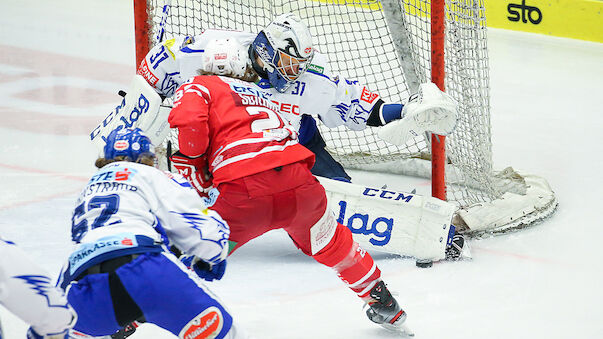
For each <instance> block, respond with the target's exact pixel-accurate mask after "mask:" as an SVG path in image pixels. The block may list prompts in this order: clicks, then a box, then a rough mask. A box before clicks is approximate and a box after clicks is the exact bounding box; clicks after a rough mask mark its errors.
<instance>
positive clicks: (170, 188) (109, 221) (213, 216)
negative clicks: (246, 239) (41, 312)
mask: <svg viewBox="0 0 603 339" xmlns="http://www.w3.org/2000/svg"><path fill="white" fill-rule="evenodd" d="M71 235H72V240H73V241H74V242H76V243H77V244H78V247H77V249H76V250H75V251H74V252H73V253H72V255H71V257H70V259H69V260H70V262H69V269H70V270H71V272H70V275H74V274H75V275H76V276H77V274H76V271H78V272H79V271H81V268H83V267H85V266H88V265H89V264H90V263H92V262H98V261H102V260H101V259H102V258H104V259H106V258H108V257H110V256H112V255H111V254H110V253H109V252H114V253H121V254H122V255H123V254H124V253H126V254H127V253H143V252H147V251H153V250H160V249H158V247H161V245H168V244H173V245H176V247H178V248H179V249H180V250H182V251H184V252H186V253H187V254H190V255H195V256H197V257H198V258H200V259H202V260H204V261H206V262H209V263H218V262H220V261H222V260H224V259H225V258H226V256H227V255H228V237H229V235H230V230H229V228H228V225H227V224H226V222H224V220H222V218H221V217H220V216H219V215H218V213H216V212H214V211H211V210H208V209H205V204H204V202H203V201H202V200H201V198H200V197H199V196H198V195H197V193H196V191H195V190H194V189H193V188H192V186H191V185H190V183H189V182H188V181H186V179H184V178H183V177H182V176H180V175H179V174H174V173H169V172H163V171H160V170H158V169H156V168H154V167H151V166H147V165H142V164H138V163H133V162H126V161H120V162H114V163H111V164H108V165H106V166H104V167H103V168H101V169H100V170H99V171H98V172H97V173H96V174H95V175H94V176H92V178H91V179H90V180H89V181H88V184H87V185H86V187H85V188H84V190H83V191H82V193H80V195H79V198H78V200H77V203H76V207H75V209H74V212H73V217H72V229H71ZM95 257H98V259H95Z"/></svg>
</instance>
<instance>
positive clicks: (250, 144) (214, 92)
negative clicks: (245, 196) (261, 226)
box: [168, 75, 314, 186]
mask: <svg viewBox="0 0 603 339" xmlns="http://www.w3.org/2000/svg"><path fill="white" fill-rule="evenodd" d="M168 120H169V122H170V126H171V127H172V128H177V129H178V132H179V136H178V138H179V147H180V151H181V152H182V153H184V154H185V155H188V156H200V155H202V154H206V155H207V157H208V163H209V170H210V171H211V172H212V174H213V183H214V185H216V186H217V185H219V184H220V183H222V182H227V181H232V180H234V179H238V178H242V177H245V176H248V175H251V174H255V173H259V172H263V171H266V170H269V169H273V168H276V167H279V166H283V165H287V164H291V163H294V162H298V161H305V162H307V164H308V166H309V168H310V167H311V166H312V164H313V162H314V154H312V152H310V151H309V150H308V149H306V148H305V147H303V146H301V145H300V144H299V143H298V142H297V140H296V136H297V132H296V131H295V130H294V128H293V127H292V126H291V125H290V123H289V122H288V121H287V120H286V119H283V118H282V117H281V115H280V113H279V112H278V107H277V106H276V105H275V104H274V103H272V102H271V101H270V100H269V97H268V96H267V95H266V94H265V92H263V91H261V90H258V89H257V87H256V86H255V85H254V84H252V83H248V82H244V81H241V80H237V79H233V78H228V77H221V76H215V75H214V76H208V75H203V76H197V77H195V78H192V79H190V80H189V81H187V82H185V83H184V84H183V85H182V86H180V87H179V88H178V90H177V91H176V94H175V95H174V108H173V109H172V111H171V112H170V116H169V119H168Z"/></svg>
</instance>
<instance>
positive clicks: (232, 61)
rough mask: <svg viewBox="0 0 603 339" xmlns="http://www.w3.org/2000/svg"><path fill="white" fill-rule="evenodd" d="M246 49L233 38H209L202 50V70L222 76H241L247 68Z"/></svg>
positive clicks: (247, 57)
mask: <svg viewBox="0 0 603 339" xmlns="http://www.w3.org/2000/svg"><path fill="white" fill-rule="evenodd" d="M248 61H249V56H248V55H247V49H246V48H244V47H243V46H242V45H241V44H240V43H239V42H238V41H236V40H235V39H216V40H211V41H209V42H208V43H207V45H206V46H205V51H204V52H203V68H202V69H203V70H204V71H205V72H208V73H212V74H216V75H224V76H233V77H242V76H244V75H245V71H246V70H247V64H248Z"/></svg>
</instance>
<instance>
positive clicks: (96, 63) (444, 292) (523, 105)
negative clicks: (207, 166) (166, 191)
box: [0, 0, 603, 339]
mask: <svg viewBox="0 0 603 339" xmlns="http://www.w3.org/2000/svg"><path fill="white" fill-rule="evenodd" d="M131 7H132V1H126V0H103V1H92V0H60V1H41V0H38V1H33V0H21V1H4V2H3V4H2V10H1V11H0V49H1V50H2V52H1V53H0V98H1V99H0V234H2V236H3V237H5V238H7V239H11V240H13V241H15V242H16V243H17V244H19V245H20V246H21V247H22V248H23V249H25V250H26V251H27V252H28V254H29V255H30V256H31V257H32V258H34V259H35V260H36V261H38V262H39V263H40V264H41V265H42V266H43V267H45V268H46V269H47V270H48V271H50V272H53V274H55V275H56V274H57V273H58V270H59V268H60V266H61V264H62V262H63V260H64V259H65V258H66V257H67V255H68V253H69V250H70V248H71V245H70V218H71V209H72V207H73V204H74V203H75V199H76V195H77V193H78V192H79V191H80V189H81V188H82V187H83V185H84V184H85V183H86V181H87V180H88V177H89V176H90V175H92V174H93V173H94V171H95V168H94V166H93V162H94V160H95V158H96V156H97V155H98V153H97V150H96V149H95V148H94V146H93V145H92V144H91V143H90V142H89V141H88V132H89V130H90V129H91V128H92V127H94V126H95V125H96V123H97V122H98V121H99V119H101V118H103V117H104V115H106V114H107V113H108V112H109V111H110V110H111V109H112V108H113V107H114V106H115V105H116V104H117V103H118V97H117V95H116V92H117V91H118V90H119V89H124V88H125V87H126V86H127V85H128V84H129V81H130V78H131V76H132V75H133V74H134V71H135V65H134V64H135V62H134V59H135V57H134V42H133V40H134V39H133V30H134V28H133V20H132V8H131ZM601 29H603V27H601ZM489 49H490V61H489V64H490V69H491V70H490V75H491V105H492V108H493V109H492V134H493V144H494V146H493V152H494V163H495V168H497V169H501V168H504V167H507V166H513V167H514V168H516V169H519V170H523V171H526V172H528V173H534V174H538V175H540V176H542V177H544V178H546V179H547V180H548V182H549V184H550V185H551V187H552V188H553V190H554V191H555V193H556V195H557V197H558V199H559V207H558V210H557V212H556V213H555V214H554V215H553V216H552V217H551V218H550V219H548V220H546V221H545V222H542V223H540V224H537V225H535V226H533V227H530V228H528V229H524V230H522V231H520V232H515V233H511V234H506V235H502V236H497V237H491V238H486V239H481V240H471V241H470V244H471V246H472V252H473V260H471V261H463V262H442V263H436V264H434V266H433V267H432V268H429V269H420V268H417V267H415V262H414V260H412V259H409V258H401V257H398V256H396V255H390V254H380V253H373V254H374V257H375V259H376V261H377V264H378V265H379V266H380V268H381V270H382V272H383V278H384V280H385V281H386V283H387V284H388V286H389V288H390V289H391V290H392V291H395V292H397V293H398V296H397V299H398V300H399V302H400V303H401V304H402V306H403V307H404V309H405V310H406V311H407V312H408V325H409V326H410V327H411V328H412V330H413V331H414V332H415V334H416V335H415V338H427V339H432V338H446V339H457V338H458V339H468V338H476V339H477V338H480V339H483V338H505V339H507V338H509V339H510V338H513V339H515V338H529V339H534V338H547V339H552V338H585V339H586V338H603V321H602V320H601V319H603V307H602V306H601V305H603V289H602V288H601V282H602V281H603V250H601V248H602V247H603V246H602V243H603V221H602V216H601V215H600V214H598V213H599V212H601V207H602V206H603V205H602V204H601V200H600V199H601V198H600V196H601V194H603V184H602V180H601V178H600V177H601V175H602V173H603V160H602V156H603V151H602V148H601V145H602V144H603V132H602V130H603V108H602V104H601V103H602V101H601V97H600V95H601V93H600V92H601V90H600V89H601V85H602V79H603V44H597V43H590V42H583V41H578V40H571V39H562V38H553V37H546V36H543V35H534V34H528V33H517V32H510V31H503V30H494V29H490V32H489ZM352 176H353V179H354V180H355V181H357V182H360V183H367V184H368V183H370V184H375V185H377V184H379V185H384V184H387V185H388V187H391V188H396V189H399V190H405V191H408V190H410V189H412V188H415V187H416V188H417V189H418V190H419V192H428V182H427V181H425V180H419V181H417V180H415V181H414V182H413V185H414V187H408V182H407V181H404V179H401V178H399V177H395V176H392V175H374V174H367V173H363V172H358V171H352ZM369 176H370V177H369ZM2 260H4V259H3V258H0V264H1V263H2ZM208 286H210V288H211V289H213V290H214V291H215V292H216V293H217V294H218V295H219V296H220V297H221V299H222V300H223V302H224V303H225V304H226V305H227V307H228V308H229V309H230V311H231V313H232V314H233V316H234V317H235V318H236V319H237V320H238V322H239V324H240V326H241V327H243V328H244V329H245V330H247V332H249V333H250V334H251V335H253V336H254V337H255V338H258V339H262V338H268V339H289V338H291V339H293V338H300V339H301V338H317V339H335V338H337V339H339V338H349V339H367V338H394V337H396V334H392V333H390V332H387V331H386V330H384V329H382V328H380V327H379V326H377V325H374V324H372V323H371V322H370V321H369V320H368V319H367V318H366V316H365V315H364V313H363V312H362V302H361V301H360V300H359V299H358V298H357V297H355V295H354V294H353V293H352V292H351V291H349V290H348V289H347V288H346V287H345V286H344V285H343V284H342V282H341V281H340V280H339V279H338V278H337V276H336V275H335V273H334V272H332V271H331V270H330V269H328V268H326V267H323V266H321V265H319V264H317V263H315V262H314V261H313V260H312V259H311V258H308V257H305V256H304V255H302V254H301V253H300V252H298V251H297V250H296V249H295V247H294V246H293V244H292V242H291V241H290V240H289V239H288V238H287V237H286V236H285V235H283V234H282V233H279V232H273V233H269V234H267V235H265V236H263V237H261V238H259V239H256V240H254V241H252V242H251V243H249V244H247V245H246V246H245V247H243V248H242V249H240V250H239V251H237V252H236V253H235V254H234V255H232V256H231V257H230V258H229V264H228V268H227V272H226V275H225V276H224V278H223V279H222V280H221V281H218V282H215V283H210V284H208ZM0 319H1V322H2V326H3V328H4V335H5V337H6V338H8V339H14V338H24V337H25V332H26V329H27V325H26V324H24V323H23V322H22V321H20V320H19V319H18V318H16V317H14V316H13V315H12V314H10V313H8V312H7V311H6V310H5V309H3V308H1V307H0ZM172 337H173V336H172V335H171V334H169V333H168V332H165V331H163V330H161V329H159V328H157V327H154V326H153V325H143V326H142V327H141V328H140V329H139V330H138V331H137V332H136V333H135V334H134V335H133V336H132V337H130V338H132V339H137V338H172Z"/></svg>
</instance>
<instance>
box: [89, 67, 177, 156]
mask: <svg viewBox="0 0 603 339" xmlns="http://www.w3.org/2000/svg"><path fill="white" fill-rule="evenodd" d="M161 103H162V100H161V97H160V96H159V94H157V92H156V91H155V89H153V87H151V86H150V85H149V84H148V83H147V81H146V80H145V79H144V78H143V77H142V76H140V75H138V74H137V75H135V76H134V78H133V79H132V83H131V84H130V88H129V89H128V91H127V94H126V96H125V97H124V98H123V100H122V102H121V104H120V105H119V106H117V107H115V109H114V110H113V111H112V112H111V113H109V115H107V116H106V117H105V119H103V121H101V123H100V124H99V125H98V126H96V128H94V130H92V132H91V133H90V140H92V141H93V142H94V144H95V145H96V146H97V147H98V148H99V149H102V148H103V147H104V145H105V139H106V137H107V136H108V135H109V133H111V131H112V130H114V129H116V128H118V127H120V126H121V127H125V128H128V127H131V128H135V127H138V128H140V129H142V130H143V131H144V132H145V134H146V135H147V136H148V137H149V138H150V139H151V142H152V143H153V144H154V145H159V144H160V143H161V142H162V141H163V139H165V137H166V136H167V134H168V133H169V129H170V128H169V127H170V126H169V124H168V121H167V118H168V115H169V113H170V108H169V107H163V106H161Z"/></svg>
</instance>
